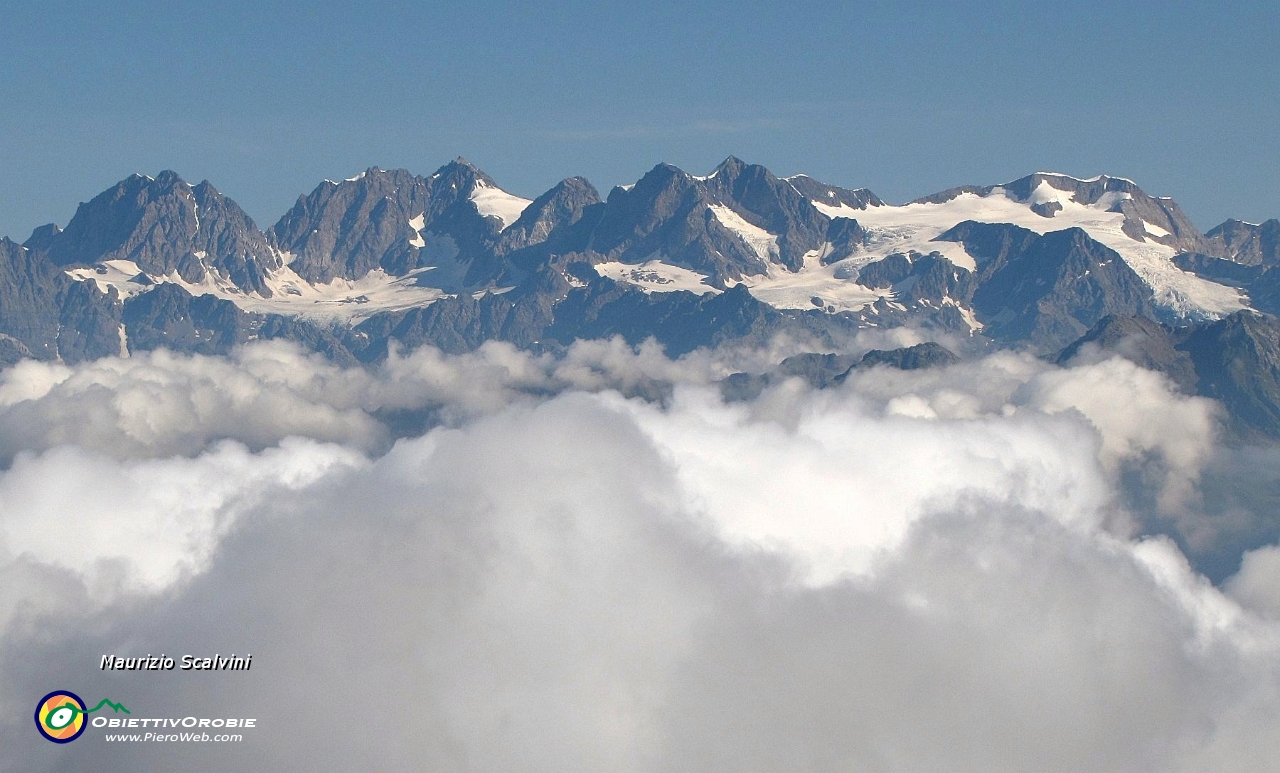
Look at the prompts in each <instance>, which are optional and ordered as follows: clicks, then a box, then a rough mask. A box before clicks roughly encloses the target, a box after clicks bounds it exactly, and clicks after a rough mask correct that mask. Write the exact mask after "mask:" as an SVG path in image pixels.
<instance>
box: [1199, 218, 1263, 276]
mask: <svg viewBox="0 0 1280 773" xmlns="http://www.w3.org/2000/svg"><path fill="white" fill-rule="evenodd" d="M1205 239H1206V240H1207V241H1208V242H1209V244H1210V245H1211V251H1212V252H1213V254H1215V255H1216V256H1218V257H1220V258H1225V259H1227V260H1230V261H1232V262H1235V263H1240V264H1242V265H1245V266H1280V220H1276V219H1274V218H1273V219H1271V220H1268V221H1266V222H1265V223H1262V224H1260V225H1254V224H1253V223H1245V222H1243V221H1240V220H1228V221H1226V222H1225V223H1223V224H1222V225H1220V226H1218V227H1216V228H1213V229H1210V231H1209V232H1208V233H1206V234H1205Z"/></svg>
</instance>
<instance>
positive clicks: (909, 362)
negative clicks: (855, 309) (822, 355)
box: [845, 341, 960, 375]
mask: <svg viewBox="0 0 1280 773" xmlns="http://www.w3.org/2000/svg"><path fill="white" fill-rule="evenodd" d="M959 361H960V358H959V357H957V356H956V355H955V353H954V352H952V351H951V350H950V349H948V348H946V347H945V346H943V345H942V344H938V343H935V342H933V341H926V342H924V343H921V344H916V345H915V346H907V347H903V348H901V349H888V350H883V349H872V350H871V351H869V352H867V353H866V354H865V355H864V356H863V358H862V359H861V360H860V361H859V362H858V364H857V365H855V366H853V369H859V370H861V369H864V368H874V367H876V366H878V365H881V366H887V367H890V368H897V369H898V370H920V369H923V368H942V367H946V366H947V365H954V364H956V363H957V362H959ZM845 375H848V374H845Z"/></svg>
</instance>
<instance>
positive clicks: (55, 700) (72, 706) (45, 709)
mask: <svg viewBox="0 0 1280 773" xmlns="http://www.w3.org/2000/svg"><path fill="white" fill-rule="evenodd" d="M85 708H86V707H85V705H84V701H82V700H80V696H79V695H76V694H75V693H73V692H68V691H67V690H54V691H53V692H51V693H49V694H48V695H46V696H44V697H43V698H41V699H40V702H39V703H37V704H36V729H37V730H39V731H40V735H42V736H44V737H45V738H48V739H49V740H50V741H53V742H54V743H71V742H72V741H74V740H76V739H77V738H79V737H80V734H81V733H83V732H84V725H85V721H84V714H85Z"/></svg>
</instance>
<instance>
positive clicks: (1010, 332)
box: [939, 222, 1158, 349]
mask: <svg viewBox="0 0 1280 773" xmlns="http://www.w3.org/2000/svg"><path fill="white" fill-rule="evenodd" d="M939 238H940V239H945V240H949V241H957V242H960V243H961V244H963V245H964V247H965V250H966V251H967V252H968V253H969V254H970V255H972V256H973V257H974V259H975V260H976V261H977V264H978V287H977V289H976V290H975V291H974V294H973V309H974V312H975V313H976V314H977V315H978V319H979V320H980V321H981V322H982V323H983V325H984V328H983V331H984V333H985V334H986V335H989V336H990V337H992V338H995V339H996V340H999V341H1003V342H1008V343H1013V342H1026V343H1029V344H1030V345H1031V346H1033V347H1035V348H1040V349H1057V348H1060V347H1062V346H1065V345H1067V344H1068V343H1070V342H1071V341H1073V340H1075V339H1076V338H1078V337H1080V336H1081V335H1083V334H1084V333H1085V332H1086V331H1087V330H1089V328H1091V327H1092V326H1093V325H1095V324H1097V322H1098V321H1099V320H1101V319H1102V318H1103V317H1106V316H1108V315H1111V314H1122V315H1129V316H1133V315H1141V316H1146V317H1151V318H1156V316H1157V314H1158V310H1157V308H1156V305H1155V302H1154V296H1153V294H1152V291H1151V288H1150V287H1148V286H1147V285H1146V284H1145V283H1143V281H1142V279H1141V278H1140V277H1139V276H1138V275H1137V274H1136V273H1134V271H1133V269H1131V268H1129V265H1128V264H1127V263H1125V262H1124V260H1122V259H1121V258H1120V256H1119V255H1117V254H1116V253H1115V252H1114V251H1113V250H1111V249H1109V248H1108V247H1105V246H1103V245H1102V244H1099V243H1098V242H1096V241H1094V240H1093V239H1091V238H1089V235H1088V234H1086V233H1085V232H1084V231H1082V230H1081V229H1079V228H1069V229H1066V230H1062V231H1052V232H1049V233H1046V234H1044V235H1040V234H1037V233H1035V232H1033V231H1028V230H1027V229H1025V228H1019V227H1018V226H1013V225H993V224H986V223H973V222H966V223H961V224H960V225H958V226H956V227H955V228H953V229H951V230H950V231H948V232H947V233H946V234H943V236H941V237H939Z"/></svg>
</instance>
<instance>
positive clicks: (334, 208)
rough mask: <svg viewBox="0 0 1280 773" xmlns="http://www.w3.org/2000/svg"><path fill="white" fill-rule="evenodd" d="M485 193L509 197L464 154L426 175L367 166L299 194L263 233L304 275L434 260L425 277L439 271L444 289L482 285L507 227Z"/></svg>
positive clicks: (319, 277) (356, 272) (315, 278)
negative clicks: (486, 203)
mask: <svg viewBox="0 0 1280 773" xmlns="http://www.w3.org/2000/svg"><path fill="white" fill-rule="evenodd" d="M489 194H492V195H495V196H498V197H500V198H506V199H508V200H514V199H515V198H516V197H512V196H510V194H507V193H505V192H504V191H502V190H501V189H500V188H499V187H498V184H497V183H496V182H494V181H493V179H492V178H490V177H489V176H488V175H486V174H485V173H484V172H481V171H480V170H479V169H477V168H475V167H474V166H472V165H471V164H470V163H469V162H467V161H466V160H465V159H457V160H456V161H452V162H450V163H448V164H445V165H444V166H442V167H440V169H438V170H436V172H435V173H434V174H432V175H431V176H430V177H418V176H415V175H413V174H410V173H409V172H407V171H405V170H403V169H394V170H384V169H379V168H377V167H373V168H371V169H369V170H367V171H365V172H364V173H362V174H360V175H358V176H356V177H353V178H351V179H348V180H344V181H342V182H336V183H335V182H331V181H325V182H324V183H321V184H320V185H319V186H318V187H317V188H316V189H315V190H314V191H312V192H311V193H310V194H309V195H307V196H303V197H300V198H299V199H298V203H297V204H295V205H294V206H293V209H291V210H289V212H288V213H286V214H285V216H284V217H282V218H281V219H280V221H279V222H277V223H276V224H275V225H274V226H272V227H271V230H270V233H269V236H270V239H271V242H272V243H273V244H274V245H275V246H276V247H277V248H279V249H280V250H281V251H282V252H286V253H288V254H289V255H290V257H291V261H292V262H291V263H290V267H291V268H293V270H294V271H296V272H297V273H298V275H299V276H301V277H302V278H303V279H306V280H307V281H309V282H320V283H325V282H329V281H331V280H333V279H335V278H339V277H341V278H347V279H358V278H360V277H362V276H364V275H365V274H367V273H369V272H370V271H374V270H377V269H381V270H383V271H385V272H387V273H388V274H394V275H401V274H405V273H408V272H409V271H412V270H414V269H417V268H425V267H435V269H436V270H435V271H432V272H431V276H432V279H433V280H441V278H442V277H443V278H444V281H445V283H446V284H447V285H448V286H449V287H450V288H462V287H468V288H470V287H477V286H483V285H484V284H485V283H487V282H489V281H491V280H493V279H494V278H495V277H496V276H497V275H498V274H499V273H500V271H501V263H500V261H499V259H498V256H497V246H498V236H499V234H500V233H501V232H502V231H503V229H504V228H505V227H506V223H504V222H503V220H502V219H501V218H500V217H497V216H493V215H486V214H484V213H482V212H481V211H480V207H479V206H477V203H476V202H477V201H483V200H484V197H485V195H489ZM513 219H514V218H513Z"/></svg>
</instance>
